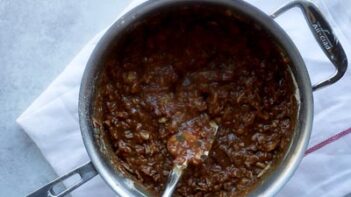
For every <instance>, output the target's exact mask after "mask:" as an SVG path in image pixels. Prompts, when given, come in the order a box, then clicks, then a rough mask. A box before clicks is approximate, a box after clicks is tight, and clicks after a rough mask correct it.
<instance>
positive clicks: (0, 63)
mask: <svg viewBox="0 0 351 197" xmlns="http://www.w3.org/2000/svg"><path fill="white" fill-rule="evenodd" d="M129 2H130V0H103V1H96V0H84V1H74V0H73V1H72V0H0V196H1V197H17V196H24V195H25V194H28V193H29V192H31V191H33V190H35V189H37V188H38V187H40V186H41V185H43V184H45V183H47V182H48V181H51V180H52V179H54V178H55V177H56V175H55V173H54V171H53V170H52V169H51V167H50V165H49V164H48V163H47V162H46V160H45V159H44V158H43V156H42V154H41V153H40V151H39V149H38V148H37V147H36V145H35V144H34V143H33V142H32V141H31V140H30V139H29V137H28V136H27V135H26V134H25V133H24V132H23V131H22V130H21V129H20V128H19V127H18V126H17V124H16V122H15V120H16V118H17V117H18V116H19V115H20V114H21V112H23V111H24V110H25V109H26V108H27V107H28V106H29V105H30V104H31V102H32V101H33V100H34V99H35V98H36V97H38V96H39V94H40V93H41V92H42V91H43V90H45V88H46V87H47V86H48V85H49V83H50V82H51V81H52V80H53V79H54V78H55V77H56V76H57V75H58V74H59V73H60V72H61V71H62V70H63V69H64V67H65V66H66V65H67V64H68V63H69V62H70V61H71V60H72V58H73V57H74V56H75V55H76V53H77V52H78V51H79V50H80V49H81V48H82V47H83V46H84V44H85V43H86V42H87V41H89V40H90V39H91V38H92V37H93V36H94V35H95V34H96V33H97V32H99V31H101V30H102V29H103V28H105V27H107V26H108V25H109V24H110V23H111V22H112V21H113V20H114V19H115V18H116V17H117V15H118V14H119V12H120V11H121V9H122V8H123V7H124V6H125V5H126V4H128V3H129ZM48 129H50V128H48Z"/></svg>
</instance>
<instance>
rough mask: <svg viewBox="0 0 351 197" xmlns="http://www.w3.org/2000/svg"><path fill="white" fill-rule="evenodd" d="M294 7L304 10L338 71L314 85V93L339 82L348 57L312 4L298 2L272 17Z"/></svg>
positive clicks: (278, 11) (286, 6)
mask: <svg viewBox="0 0 351 197" xmlns="http://www.w3.org/2000/svg"><path fill="white" fill-rule="evenodd" d="M293 7H299V8H300V9H301V10H302V12H303V14H304V16H305V19H306V20H307V23H308V26H309V27H310V29H311V31H312V33H313V35H314V37H315V38H316V40H317V42H318V44H319V45H320V47H321V48H322V49H323V51H324V53H325V54H326V55H327V57H328V58H329V60H330V61H331V62H332V63H333V65H334V67H335V69H336V72H335V73H334V74H333V75H332V76H330V77H329V78H328V79H326V80H324V81H321V82H319V83H317V84H315V85H313V86H312V89H313V91H315V90H318V89H320V88H323V87H326V86H328V85H331V84H333V83H335V82H337V81H338V80H339V79H341V78H342V77H343V76H344V74H345V72H346V69H347V64H348V63H347V57H346V54H345V51H344V49H343V47H342V46H341V44H340V43H339V41H338V39H337V37H336V36H335V34H334V33H333V30H332V28H331V27H330V25H329V23H328V22H327V20H326V19H325V18H324V17H323V15H322V14H321V12H320V11H319V9H318V8H317V7H316V6H315V5H314V4H313V3H311V2H308V1H303V0H296V1H292V2H290V3H288V4H286V5H285V6H283V7H281V8H280V9H278V10H277V11H276V12H275V13H274V14H272V15H271V16H272V18H273V19H274V18H276V17H277V16H279V15H280V14H282V13H283V12H285V11H287V10H289V9H291V8H293Z"/></svg>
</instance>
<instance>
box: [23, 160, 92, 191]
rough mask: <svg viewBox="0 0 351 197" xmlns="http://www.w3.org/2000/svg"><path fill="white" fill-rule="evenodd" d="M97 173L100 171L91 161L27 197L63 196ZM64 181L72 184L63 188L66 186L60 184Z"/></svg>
mask: <svg viewBox="0 0 351 197" xmlns="http://www.w3.org/2000/svg"><path fill="white" fill-rule="evenodd" d="M97 174H98V172H97V171H96V169H95V167H94V165H93V164H92V163H91V162H89V163H87V164H85V165H83V166H81V167H78V168H76V169H75V170H72V171H71V172H69V173H67V174H65V175H64V176H62V177H59V178H57V179H56V180H54V181H52V182H50V183H48V184H46V185H44V186H43V187H41V188H40V189H38V190H37V191H35V192H33V193H31V194H28V195H27V197H63V196H65V195H67V194H69V193H70V192H72V191H73V190H75V189H76V188H78V187H79V186H81V185H82V184H84V183H85V182H87V181H89V180H90V179H92V178H93V177H95V176H96V175H97ZM72 177H73V178H72ZM67 181H68V182H67ZM63 182H66V183H72V184H69V185H70V186H69V187H68V188H67V189H62V188H64V187H60V186H62V185H63Z"/></svg>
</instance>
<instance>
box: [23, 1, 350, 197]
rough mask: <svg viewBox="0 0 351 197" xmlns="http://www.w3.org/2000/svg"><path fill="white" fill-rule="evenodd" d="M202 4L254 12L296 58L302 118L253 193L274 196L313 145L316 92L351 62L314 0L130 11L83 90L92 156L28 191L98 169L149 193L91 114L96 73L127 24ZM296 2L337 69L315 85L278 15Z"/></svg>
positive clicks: (125, 186)
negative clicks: (268, 7)
mask: <svg viewBox="0 0 351 197" xmlns="http://www.w3.org/2000/svg"><path fill="white" fill-rule="evenodd" d="M199 4H201V5H203V6H214V7H216V8H218V9H225V10H228V9H229V10H232V11H233V12H236V13H240V14H241V15H242V16H245V17H247V18H249V19H250V20H251V21H254V22H255V23H256V24H258V25H259V26H261V27H262V28H264V29H265V30H266V31H267V32H270V34H271V35H272V36H273V38H274V39H275V40H276V42H278V43H279V44H280V45H281V46H282V48H283V50H285V51H286V53H287V55H288V56H289V57H290V59H291V62H292V64H291V65H290V69H291V71H292V75H293V78H294V80H295V82H296V89H297V94H296V95H297V97H298V99H299V109H298V117H297V118H298V121H297V123H296V128H295V133H294V135H293V138H292V140H291V144H290V146H289V147H288V150H287V151H286V153H285V155H284V157H283V158H282V160H281V161H280V163H279V164H278V165H277V166H276V167H275V168H274V169H273V170H272V171H271V172H270V173H269V174H268V175H267V176H266V177H265V178H264V180H263V181H262V183H261V184H259V185H257V187H256V188H255V189H254V190H253V191H252V192H251V193H249V194H248V195H249V196H273V195H274V194H276V193H277V192H278V191H279V190H280V189H281V188H282V187H283V186H284V184H285V183H286V182H287V181H288V180H289V179H290V177H291V176H292V175H293V173H294V171H295V170H296V168H297V167H298V165H299V163H300V161H301V159H302V157H303V155H304V152H305V150H306V148H307V145H308V141H309V138H310V134H311V128H312V120H313V96H312V92H313V91H316V90H318V89H321V88H323V87H326V86H328V85H331V84H333V83H335V82H337V81H338V80H339V79H340V78H341V77H342V76H343V75H344V73H345V71H346V68H347V64H348V63H347V58H346V55H345V52H344V50H343V48H342V46H341V44H340V43H339V42H338V40H337V38H336V37H335V35H334V34H333V31H332V29H331V27H330V25H329V24H328V22H327V21H326V20H325V19H324V18H323V16H322V15H321V13H320V11H319V10H318V9H317V7H316V6H314V5H313V4H312V3H311V2H309V1H293V2H290V3H288V4H287V5H285V6H283V7H282V8H281V9H279V10H278V11H276V12H275V13H274V14H272V15H271V16H269V15H266V14H265V13H263V12H262V11H260V10H259V9H257V8H255V7H253V6H252V5H250V4H248V3H246V2H244V1H241V0H149V1H147V2H145V3H143V4H141V5H139V6H137V7H136V8H134V9H132V10H131V11H129V12H128V13H126V14H125V15H124V16H123V17H121V18H120V19H119V20H117V21H116V22H115V23H114V24H113V25H112V26H111V27H110V28H109V29H108V31H107V32H106V33H105V35H104V36H103V37H102V39H101V40H100V41H99V43H98V44H97V46H96V48H95V50H94V51H93V53H92V55H91V57H90V60H89V62H88V64H87V67H86V69H85V72H84V76H83V80H82V82H81V89H80V95H79V119H80V128H81V133H82V137H83V140H84V144H85V148H86V150H87V152H88V154H89V156H90V159H91V162H89V163H87V164H85V165H83V166H81V167H79V168H77V169H75V170H73V171H72V172H70V173H68V174H66V175H65V176H62V177H60V178H58V179H56V180H55V181H53V182H51V183H49V184H48V185H46V186H44V187H42V188H41V189H39V190H38V191H36V192H34V193H32V194H30V195H28V197H44V196H45V197H46V196H50V197H60V196H64V195H66V194H68V193H70V192H71V191H73V190H74V189H76V188H77V187H79V186H80V185H82V184H83V183H85V182H86V181H88V180H90V179H91V178H93V177H94V176H95V175H97V174H99V175H100V176H101V177H102V178H103V179H104V180H105V182H106V184H108V185H109V186H110V187H111V188H112V189H113V190H114V191H115V192H116V193H117V194H118V195H120V196H127V197H131V196H148V195H149V194H148V193H147V191H144V190H143V189H142V188H141V187H139V186H138V185H137V184H136V183H134V182H133V181H131V180H130V179H127V178H125V177H124V176H123V174H122V173H121V172H120V171H118V169H116V168H115V167H114V166H115V165H114V164H113V163H114V162H116V160H113V159H111V155H113V154H112V153H111V154H110V151H109V147H108V145H106V144H104V143H103V141H102V140H101V139H100V131H98V130H94V127H93V124H92V119H91V115H92V112H93V109H92V99H93V96H94V93H95V83H96V78H97V76H98V73H99V71H100V70H101V67H102V65H101V62H103V60H104V59H105V58H106V54H107V53H108V52H109V50H111V48H112V45H113V43H116V42H118V40H119V39H121V37H123V34H124V33H125V32H126V30H127V29H128V28H130V27H131V26H133V25H135V24H137V23H138V22H140V21H142V20H144V19H145V18H147V16H149V15H150V14H154V13H158V12H160V13H162V11H164V10H167V9H179V8H181V7H184V6H187V7H188V8H189V9H191V8H192V7H193V6H195V5H199ZM293 7H298V8H300V9H301V10H302V13H303V14H304V16H305V18H306V20H307V22H308V25H309V27H310V29H311V31H312V33H313V34H314V36H315V38H316V41H317V42H318V43H319V45H320V47H321V48H322V49H323V51H324V52H325V54H326V55H327V57H328V58H329V60H330V61H331V63H332V64H333V65H334V67H335V69H336V72H335V73H334V74H333V75H332V76H331V77H330V78H328V79H326V80H324V81H322V82H320V83H318V84H316V85H311V82H310V79H309V76H308V73H307V70H306V65H305V63H304V61H303V60H302V58H301V55H300V53H299V51H298V50H297V48H296V47H295V45H294V44H293V42H292V41H291V40H290V38H289V36H288V35H287V34H286V32H284V30H283V29H282V28H281V27H280V26H279V25H278V24H277V23H276V22H275V21H274V19H275V18H276V17H278V16H279V15H280V14H283V13H284V12H286V11H287V10H289V9H291V8H293ZM76 174H78V175H79V176H80V180H79V181H78V182H77V183H75V184H73V185H71V186H69V187H68V188H67V189H65V190H63V191H54V189H53V187H54V186H55V185H57V184H59V183H62V182H63V181H64V180H66V179H68V178H70V177H71V176H73V175H76Z"/></svg>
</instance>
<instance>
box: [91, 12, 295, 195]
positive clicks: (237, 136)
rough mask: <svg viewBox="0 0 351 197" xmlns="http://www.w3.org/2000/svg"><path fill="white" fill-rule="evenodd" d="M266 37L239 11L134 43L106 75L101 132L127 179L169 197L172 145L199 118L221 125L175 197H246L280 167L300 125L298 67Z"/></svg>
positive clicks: (165, 20)
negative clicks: (293, 74) (165, 191)
mask: <svg viewBox="0 0 351 197" xmlns="http://www.w3.org/2000/svg"><path fill="white" fill-rule="evenodd" d="M274 43H275V42H274V40H272V39H271V38H270V36H269V35H268V34H267V33H265V32H264V31H263V30H260V29H259V28H254V27H253V25H252V24H250V22H245V21H242V20H241V19H240V17H234V16H232V13H230V12H229V11H223V14H222V15H221V14H218V13H216V14H213V13H212V14H211V12H203V11H202V12H201V13H200V12H196V11H194V12H186V11H184V13H182V12H178V13H177V14H175V13H173V14H172V13H169V14H168V15H166V16H165V17H157V18H154V19H150V20H149V21H147V22H145V23H144V24H141V25H139V26H137V27H136V28H135V29H134V30H132V31H130V32H129V33H128V34H126V35H125V38H124V39H123V44H120V45H119V50H116V52H114V53H112V54H111V55H110V57H109V58H108V60H107V62H106V63H105V65H104V66H105V67H104V70H103V72H102V73H101V74H100V82H99V86H98V88H97V94H96V98H95V106H94V108H95V109H99V111H100V112H99V114H100V115H99V118H95V119H94V125H95V126H96V127H99V128H100V129H102V132H104V133H105V134H106V135H108V136H109V141H110V144H111V147H112V148H113V150H114V153H115V155H116V158H117V160H118V162H119V163H120V165H119V166H118V168H119V169H120V170H121V171H122V172H124V173H125V174H126V176H128V177H131V178H132V179H134V180H137V181H138V182H139V183H140V184H142V185H143V186H145V187H146V188H147V189H149V190H151V191H153V192H155V193H156V194H157V195H160V194H161V193H162V191H163V189H164V187H165V183H166V181H167V177H168V174H169V172H170V170H171V169H172V166H173V162H174V157H173V156H172V154H171V153H170V152H169V150H168V149H167V142H168V141H169V139H170V137H171V136H173V135H174V134H175V133H177V132H178V131H179V130H180V129H181V128H184V125H187V124H189V121H191V120H192V119H194V118H197V119H198V121H197V123H196V127H198V128H199V127H200V128H201V127H202V125H203V126H204V127H205V125H209V124H211V121H213V122H215V123H216V124H217V125H218V126H219V129H218V132H217V134H216V139H215V141H214V143H213V145H212V148H211V151H210V154H209V156H208V158H206V159H205V160H204V161H203V162H198V163H196V164H194V163H190V164H189V167H188V168H187V169H186V171H185V174H184V175H183V177H182V179H181V181H180V183H179V184H178V187H177V189H176V191H175V196H186V197H190V196H211V197H213V196H238V195H239V196H240V195H245V194H247V192H249V191H250V190H251V189H252V188H253V187H254V186H255V185H256V183H258V182H259V181H260V180H261V179H262V176H263V174H264V173H265V172H266V171H267V170H268V169H269V168H271V167H272V165H274V164H276V163H277V161H278V160H279V158H280V155H281V154H282V153H284V151H285V148H286V147H287V146H288V144H289V142H290V140H291V136H292V133H293V129H294V126H295V119H296V111H297V104H296V98H295V96H294V85H293V82H292V78H291V75H290V73H289V71H288V64H289V60H288V58H286V57H285V56H284V55H283V54H284V53H283V52H281V50H280V49H279V47H278V46H277V45H276V44H274Z"/></svg>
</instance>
